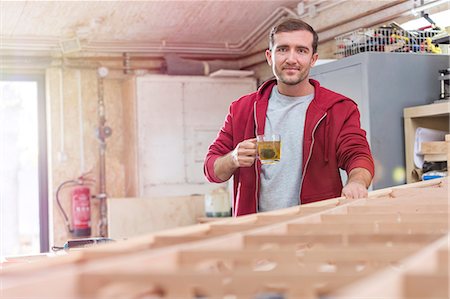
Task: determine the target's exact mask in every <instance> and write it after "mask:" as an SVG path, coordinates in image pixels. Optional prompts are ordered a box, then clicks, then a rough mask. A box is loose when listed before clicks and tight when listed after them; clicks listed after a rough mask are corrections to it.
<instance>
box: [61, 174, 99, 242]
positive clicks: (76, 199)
mask: <svg viewBox="0 0 450 299" xmlns="http://www.w3.org/2000/svg"><path fill="white" fill-rule="evenodd" d="M88 174H89V173H86V174H83V175H81V176H80V177H78V178H77V179H73V180H67V181H65V182H63V183H61V184H60V185H59V186H58V189H57V190H56V203H57V204H58V207H59V209H60V211H61V213H62V215H63V217H64V221H65V223H66V226H67V230H68V232H69V233H70V234H71V235H72V236H74V237H89V236H90V235H91V199H90V198H91V192H90V189H89V185H90V184H92V183H93V182H94V181H95V180H93V179H90V178H89V177H87V175H88ZM68 185H72V190H71V217H70V220H69V217H68V216H67V213H66V212H65V211H64V209H63V207H62V205H61V202H60V200H59V194H60V191H61V190H62V189H63V188H64V187H65V186H68Z"/></svg>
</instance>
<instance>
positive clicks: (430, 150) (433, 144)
mask: <svg viewBox="0 0 450 299" xmlns="http://www.w3.org/2000/svg"><path fill="white" fill-rule="evenodd" d="M420 154H422V155H425V154H445V155H446V154H447V143H446V142H445V141H430V142H422V143H421V144H420Z"/></svg>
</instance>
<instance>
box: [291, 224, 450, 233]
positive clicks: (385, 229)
mask: <svg viewBox="0 0 450 299" xmlns="http://www.w3.org/2000/svg"><path fill="white" fill-rule="evenodd" d="M447 231H448V225H447V223H445V222H423V223H417V222H400V223H399V222H382V223H359V224H358V225H354V224H353V223H331V222H329V223H289V224H287V233H288V234H321V233H327V232H328V233H333V234H343V233H373V234H375V233H396V234H401V233H403V234H417V233H421V234H427V233H442V234H444V233H446V232H447Z"/></svg>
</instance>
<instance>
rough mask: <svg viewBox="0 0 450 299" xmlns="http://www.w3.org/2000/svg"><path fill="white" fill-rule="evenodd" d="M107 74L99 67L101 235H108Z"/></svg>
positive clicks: (98, 136) (108, 134) (99, 229)
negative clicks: (105, 100)
mask: <svg viewBox="0 0 450 299" xmlns="http://www.w3.org/2000/svg"><path fill="white" fill-rule="evenodd" d="M107 75H108V69H107V68H105V67H100V68H99V69H98V122H99V124H98V128H97V138H98V139H99V141H100V146H99V193H98V194H97V195H96V198H97V199H99V200H100V218H99V223H98V231H99V235H100V236H101V237H107V236H108V222H107V205H106V199H107V193H106V157H105V155H106V138H107V137H109V136H111V134H112V130H111V128H110V127H108V126H106V117H105V102H104V86H103V79H104V78H105V77H106V76H107Z"/></svg>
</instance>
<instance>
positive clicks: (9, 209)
mask: <svg viewBox="0 0 450 299" xmlns="http://www.w3.org/2000/svg"><path fill="white" fill-rule="evenodd" d="M44 78H45V77H44V75H42V74H33V75H17V74H10V75H8V74H1V77H0V165H1V167H0V240H1V242H0V244H1V245H0V257H4V256H17V255H31V254H36V253H39V252H47V251H48V250H49V229H48V223H49V219H48V184H47V182H48V179H47V138H46V107H45V92H44V88H45V84H44V80H45V79H44Z"/></svg>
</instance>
